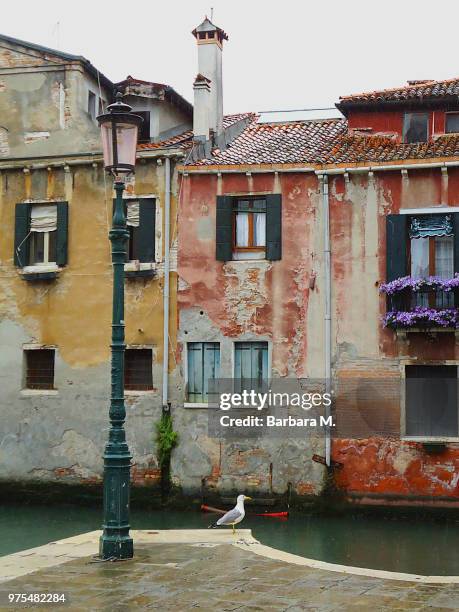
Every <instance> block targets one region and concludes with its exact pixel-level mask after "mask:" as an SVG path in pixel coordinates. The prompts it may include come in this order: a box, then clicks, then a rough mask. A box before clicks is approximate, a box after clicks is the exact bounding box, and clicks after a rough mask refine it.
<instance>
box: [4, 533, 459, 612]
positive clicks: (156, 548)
mask: <svg viewBox="0 0 459 612" xmlns="http://www.w3.org/2000/svg"><path fill="white" fill-rule="evenodd" d="M180 534H181V535H180ZM97 536H98V533H97V532H93V533H91V534H84V536H79V537H77V538H69V539H68V540H61V541H60V542H57V543H55V544H50V545H47V546H45V547H39V548H37V549H33V550H32V551H23V552H22V553H16V554H15V555H9V556H8V557H3V558H1V559H0V576H1V578H0V579H2V580H3V582H1V583H0V610H11V609H21V608H29V609H32V608H40V609H42V610H57V609H62V610H68V611H71V610H75V611H77V610H78V611H79V612H81V611H87V610H88V611H89V610H91V611H92V610H107V611H110V612H111V611H113V612H118V611H120V612H124V611H129V610H155V609H157V610H174V611H182V610H194V609H197V610H202V611H211V610H212V611H235V610H240V611H245V610H247V611H252V610H253V611H256V610H260V611H263V612H265V611H270V610H276V611H277V610H279V611H280V610H289V612H295V611H297V610H298V611H300V610H318V611H323V612H332V611H334V610H336V611H337V610H350V611H351V610H365V611H366V610H374V611H384V610H431V611H434V612H435V611H436V612H438V611H440V610H458V609H459V581H458V579H455V578H451V579H448V578H427V579H423V578H421V577H416V576H413V577H412V580H406V579H404V576H403V575H400V574H391V573H389V572H373V573H374V574H375V575H374V576H369V575H359V574H356V573H354V572H355V571H360V572H362V573H371V572H370V571H367V570H357V569H353V568H342V569H343V570H344V571H337V569H338V568H340V566H331V565H329V564H324V563H320V562H311V561H308V560H305V559H302V558H301V557H296V556H294V555H288V554H286V553H281V552H280V551H275V550H274V549H269V548H268V547H265V546H262V545H259V544H258V543H257V542H256V541H255V540H254V539H253V538H252V537H251V535H250V531H248V530H241V531H240V532H239V535H238V536H237V537H236V538H234V537H233V536H231V534H230V533H229V532H228V531H212V532H210V533H209V532H207V533H206V530H194V531H190V530H183V531H181V532H180V531H171V532H134V541H135V542H136V555H135V558H134V559H133V560H130V561H123V562H116V563H114V562H95V560H94V559H93V557H92V556H91V555H92V554H93V553H94V552H95V551H96V550H97ZM85 537H86V539H85ZM50 551H54V557H53V555H52V554H51V552H50ZM27 553H28V554H27ZM72 554H73V555H74V557H75V558H73V559H70V560H69V559H68V557H69V556H71V555H72ZM34 557H35V561H33V558H34ZM40 557H41V559H40V560H39V558H40ZM276 557H278V558H276ZM285 559H289V561H290V562H289V561H286V560H285ZM311 565H315V567H311ZM327 566H328V567H329V568H331V567H334V568H336V569H335V570H334V571H330V570H329V569H324V568H325V567H327ZM34 567H35V571H32V572H31V573H24V572H25V571H27V570H30V569H31V568H34ZM38 567H41V569H37V568H38ZM8 568H9V569H8ZM15 572H16V573H17V574H21V573H22V574H23V575H18V577H16V578H12V576H13V575H14V573H15ZM351 572H352V573H351ZM387 576H390V578H388V577H387ZM449 580H451V581H449ZM453 580H454V582H452V581H453ZM55 592H58V593H62V592H64V593H65V594H66V598H67V601H66V603H65V604H31V603H28V604H13V605H11V606H9V605H8V603H7V602H8V598H7V595H8V593H27V594H30V593H55Z"/></svg>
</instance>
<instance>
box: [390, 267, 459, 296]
mask: <svg viewBox="0 0 459 612" xmlns="http://www.w3.org/2000/svg"><path fill="white" fill-rule="evenodd" d="M457 288H459V273H457V272H456V274H455V275H454V277H453V278H440V277H438V276H428V277H427V278H412V277H411V276H402V277H401V278H396V279H395V280H393V281H390V282H389V283H383V284H382V285H381V286H380V287H379V291H380V292H381V293H385V294H386V295H394V294H395V293H399V292H401V291H405V290H406V289H410V290H411V291H420V290H421V289H425V290H429V289H431V290H436V291H453V290H454V289H457Z"/></svg>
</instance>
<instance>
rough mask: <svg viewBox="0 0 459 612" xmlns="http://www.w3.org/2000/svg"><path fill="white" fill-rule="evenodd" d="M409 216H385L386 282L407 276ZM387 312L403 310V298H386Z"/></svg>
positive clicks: (396, 296) (396, 295) (401, 296)
mask: <svg viewBox="0 0 459 612" xmlns="http://www.w3.org/2000/svg"><path fill="white" fill-rule="evenodd" d="M409 219H410V217H409V215H387V217H386V282H390V281H393V280H395V279H396V278H401V277H402V276H407V275H408V257H407V244H408V229H407V226H408V221H409ZM387 308H388V310H393V309H397V310H403V309H404V296H403V295H402V294H395V295H394V296H388V297H387Z"/></svg>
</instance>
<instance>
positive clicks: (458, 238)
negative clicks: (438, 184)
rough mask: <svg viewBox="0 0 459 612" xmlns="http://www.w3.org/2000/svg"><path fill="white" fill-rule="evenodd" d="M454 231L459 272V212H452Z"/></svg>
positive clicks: (458, 301)
mask: <svg viewBox="0 0 459 612" xmlns="http://www.w3.org/2000/svg"><path fill="white" fill-rule="evenodd" d="M451 216H452V218H453V232H454V272H458V273H459V213H457V212H456V213H452V215H451ZM454 305H455V306H457V307H459V291H458V290H457V289H455V290H454Z"/></svg>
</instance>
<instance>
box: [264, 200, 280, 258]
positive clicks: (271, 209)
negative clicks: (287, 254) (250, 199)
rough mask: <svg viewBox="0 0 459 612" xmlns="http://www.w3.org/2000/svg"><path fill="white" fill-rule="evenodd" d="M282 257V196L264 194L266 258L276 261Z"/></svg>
mask: <svg viewBox="0 0 459 612" xmlns="http://www.w3.org/2000/svg"><path fill="white" fill-rule="evenodd" d="M281 257H282V196H281V194H280V193H274V194H271V195H268V196H266V259H269V260H271V261H276V260H279V259H281Z"/></svg>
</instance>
